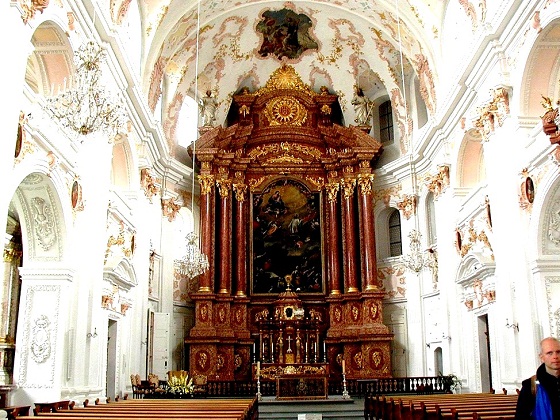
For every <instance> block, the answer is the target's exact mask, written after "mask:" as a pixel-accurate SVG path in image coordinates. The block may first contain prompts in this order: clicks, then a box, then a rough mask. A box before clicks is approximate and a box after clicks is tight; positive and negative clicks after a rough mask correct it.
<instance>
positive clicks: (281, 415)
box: [259, 396, 364, 420]
mask: <svg viewBox="0 0 560 420" xmlns="http://www.w3.org/2000/svg"><path fill="white" fill-rule="evenodd" d="M363 418H364V400H363V399H361V398H351V399H342V398H341V397H340V396H330V397H329V398H328V399H326V400H291V401H278V400H276V399H275V398H274V397H264V398H263V400H262V401H261V402H260V403H259V419H277V420H279V419H281V420H323V419H329V420H347V419H363Z"/></svg>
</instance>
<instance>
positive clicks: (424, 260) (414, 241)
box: [402, 229, 433, 273]
mask: <svg viewBox="0 0 560 420" xmlns="http://www.w3.org/2000/svg"><path fill="white" fill-rule="evenodd" d="M408 238H409V239H410V254H407V255H404V256H403V258H402V261H403V264H404V266H405V267H406V268H408V269H409V270H411V271H414V272H415V273H418V272H420V270H422V268H424V267H431V265H432V260H433V257H432V254H433V252H430V251H429V250H427V251H421V250H420V239H421V238H422V234H421V233H420V232H418V231H417V230H416V229H412V230H411V231H410V233H409V234H408Z"/></svg>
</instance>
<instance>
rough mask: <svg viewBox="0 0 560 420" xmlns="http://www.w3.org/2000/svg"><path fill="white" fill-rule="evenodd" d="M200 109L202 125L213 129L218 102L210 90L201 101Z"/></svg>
mask: <svg viewBox="0 0 560 420" xmlns="http://www.w3.org/2000/svg"><path fill="white" fill-rule="evenodd" d="M200 102H201V104H200V107H201V108H202V125H203V126H204V127H213V126H214V123H215V121H216V110H217V108H218V101H217V100H216V98H215V96H214V95H213V94H212V91H211V90H210V89H208V90H207V91H206V96H204V97H203V98H202V99H201V100H200Z"/></svg>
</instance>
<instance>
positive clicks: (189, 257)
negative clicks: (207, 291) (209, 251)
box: [174, 232, 209, 280]
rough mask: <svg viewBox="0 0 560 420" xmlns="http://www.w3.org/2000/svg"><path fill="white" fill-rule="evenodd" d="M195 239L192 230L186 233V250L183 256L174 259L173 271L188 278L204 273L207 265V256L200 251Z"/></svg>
mask: <svg viewBox="0 0 560 420" xmlns="http://www.w3.org/2000/svg"><path fill="white" fill-rule="evenodd" d="M197 239H198V237H197V236H196V235H195V234H194V233H193V232H190V233H189V234H187V236H186V240H187V252H186V253H185V256H184V257H183V258H181V259H179V260H175V261H174V266H175V271H176V272H177V273H179V274H180V275H182V276H185V277H187V279H189V280H191V279H193V278H195V277H196V276H199V275H200V274H202V273H204V272H205V271H206V270H208V267H209V264H208V257H207V256H206V255H204V254H203V253H202V252H200V249H199V248H198V245H197V244H196V240H197Z"/></svg>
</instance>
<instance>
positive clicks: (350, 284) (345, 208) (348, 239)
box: [340, 178, 359, 293]
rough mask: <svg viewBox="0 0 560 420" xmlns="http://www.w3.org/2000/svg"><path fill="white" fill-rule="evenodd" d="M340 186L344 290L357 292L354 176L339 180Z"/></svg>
mask: <svg viewBox="0 0 560 420" xmlns="http://www.w3.org/2000/svg"><path fill="white" fill-rule="evenodd" d="M340 184H341V188H342V220H343V223H344V226H343V228H344V230H343V232H344V235H343V236H344V238H343V251H344V252H343V255H344V257H343V259H344V261H343V266H344V273H345V275H344V283H345V292H347V293H353V292H358V291H359V290H358V277H357V274H358V273H357V268H358V263H357V258H356V255H357V254H356V223H355V220H354V210H355V205H354V200H353V199H354V189H355V186H356V179H355V178H343V179H342V180H341V181H340Z"/></svg>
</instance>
